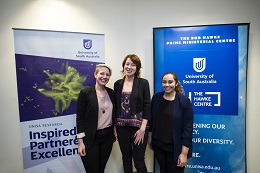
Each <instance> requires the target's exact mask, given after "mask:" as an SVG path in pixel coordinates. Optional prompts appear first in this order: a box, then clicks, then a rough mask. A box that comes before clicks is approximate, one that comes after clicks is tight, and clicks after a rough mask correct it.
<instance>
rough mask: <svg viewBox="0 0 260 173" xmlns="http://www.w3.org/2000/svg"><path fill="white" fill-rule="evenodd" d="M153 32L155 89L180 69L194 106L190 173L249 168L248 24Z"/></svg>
mask: <svg viewBox="0 0 260 173" xmlns="http://www.w3.org/2000/svg"><path fill="white" fill-rule="evenodd" d="M153 34H154V39H153V43H154V87H155V88H154V92H159V91H162V90H163V89H162V86H161V77H162V75H163V74H164V73H166V72H170V71H172V72H175V73H176V74H177V75H178V77H179V81H180V83H181V85H182V86H183V88H184V91H185V95H186V96H188V97H189V98H190V100H191V103H192V105H193V109H194V124H193V157H192V158H190V159H189V160H188V164H187V166H186V169H185V173H232V172H241V173H245V172H246V161H245V156H246V151H245V143H246V140H245V116H246V111H245V108H246V74H247V55H248V35H249V24H248V23H245V24H221V25H200V26H184V27H162V28H154V29H153ZM155 172H156V173H159V172H160V171H159V165H158V164H157V162H155Z"/></svg>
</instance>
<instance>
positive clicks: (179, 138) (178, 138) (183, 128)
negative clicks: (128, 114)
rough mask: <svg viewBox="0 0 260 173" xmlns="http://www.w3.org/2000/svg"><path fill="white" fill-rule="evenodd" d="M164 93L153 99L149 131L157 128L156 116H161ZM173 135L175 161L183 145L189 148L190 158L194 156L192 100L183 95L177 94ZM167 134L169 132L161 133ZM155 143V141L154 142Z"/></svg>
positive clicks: (173, 114)
mask: <svg viewBox="0 0 260 173" xmlns="http://www.w3.org/2000/svg"><path fill="white" fill-rule="evenodd" d="M163 94H164V92H159V93H156V94H154V96H153V98H152V119H151V121H150V126H149V131H150V132H152V131H153V130H154V126H155V120H156V116H160V113H158V112H157V111H158V109H159V106H160V103H161V101H162V98H163ZM172 116H173V121H172V126H173V128H172V134H173V143H174V152H173V153H174V160H175V161H176V162H177V161H178V157H179V155H180V153H181V151H182V145H184V146H186V147H188V148H189V152H188V158H190V157H191V155H192V133H193V119H194V113H193V109H192V105H191V102H190V99H189V98H188V97H186V96H184V95H183V94H180V93H176V95H175V100H174V109H173V113H172ZM161 133H167V132H161ZM152 142H153V141H152Z"/></svg>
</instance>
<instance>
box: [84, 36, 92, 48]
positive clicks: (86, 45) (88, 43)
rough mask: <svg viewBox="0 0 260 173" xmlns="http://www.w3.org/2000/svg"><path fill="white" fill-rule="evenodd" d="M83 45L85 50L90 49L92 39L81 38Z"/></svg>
mask: <svg viewBox="0 0 260 173" xmlns="http://www.w3.org/2000/svg"><path fill="white" fill-rule="evenodd" d="M83 47H84V48H85V49H87V50H89V49H91V47H92V40H89V39H83Z"/></svg>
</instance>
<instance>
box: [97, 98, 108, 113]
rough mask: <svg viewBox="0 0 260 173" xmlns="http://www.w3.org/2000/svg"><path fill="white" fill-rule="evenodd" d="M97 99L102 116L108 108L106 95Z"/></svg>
mask: <svg viewBox="0 0 260 173" xmlns="http://www.w3.org/2000/svg"><path fill="white" fill-rule="evenodd" d="M98 98H99V105H100V109H101V112H102V113H103V114H104V113H106V110H107V108H108V106H107V93H106V94H105V95H104V96H103V97H101V96H98Z"/></svg>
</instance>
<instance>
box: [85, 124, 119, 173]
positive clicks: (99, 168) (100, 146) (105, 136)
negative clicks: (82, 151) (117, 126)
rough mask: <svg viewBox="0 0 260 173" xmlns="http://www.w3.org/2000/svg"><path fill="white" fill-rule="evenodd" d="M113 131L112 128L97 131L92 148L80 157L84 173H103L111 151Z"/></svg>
mask: <svg viewBox="0 0 260 173" xmlns="http://www.w3.org/2000/svg"><path fill="white" fill-rule="evenodd" d="M113 142H114V131H113V128H112V127H108V128H105V129H102V130H97V132H96V135H95V139H94V143H93V146H92V147H91V148H90V149H87V150H86V156H83V157H81V160H82V162H83V165H84V168H85V170H86V173H104V170H105V167H106V164H107V161H108V159H109V156H110V154H111V151H112V146H113Z"/></svg>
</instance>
